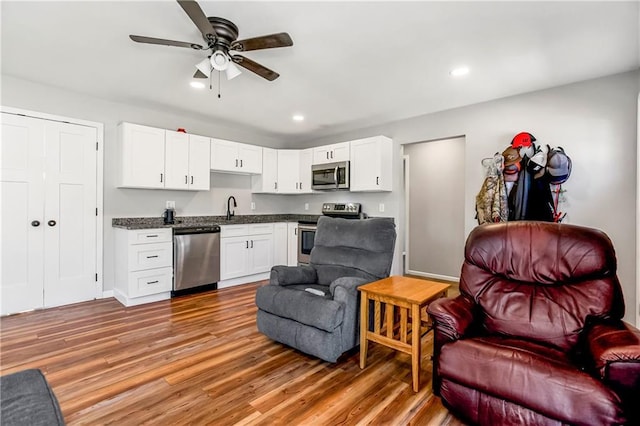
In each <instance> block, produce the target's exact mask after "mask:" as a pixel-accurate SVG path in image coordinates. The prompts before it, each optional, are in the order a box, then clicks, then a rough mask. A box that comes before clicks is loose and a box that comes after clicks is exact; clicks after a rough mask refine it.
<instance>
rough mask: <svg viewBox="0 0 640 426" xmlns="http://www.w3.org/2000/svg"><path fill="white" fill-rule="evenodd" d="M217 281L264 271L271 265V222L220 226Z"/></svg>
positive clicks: (272, 228)
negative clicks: (218, 278) (218, 277)
mask: <svg viewBox="0 0 640 426" xmlns="http://www.w3.org/2000/svg"><path fill="white" fill-rule="evenodd" d="M220 231H221V232H220V262H221V265H220V280H221V281H224V280H229V279H232V278H238V277H244V276H247V275H253V274H259V273H262V272H267V271H269V270H270V269H271V267H272V266H273V253H274V242H273V232H274V224H273V223H255V224H249V225H223V226H221V227H220Z"/></svg>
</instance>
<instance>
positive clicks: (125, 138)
mask: <svg viewBox="0 0 640 426" xmlns="http://www.w3.org/2000/svg"><path fill="white" fill-rule="evenodd" d="M119 133H120V136H119V143H120V155H121V158H120V167H121V173H120V179H121V181H120V185H119V186H121V187H128V188H164V181H165V176H164V156H165V154H164V142H165V140H164V139H165V131H164V129H156V128H155V127H147V126H141V125H139V124H132V123H121V124H120V126H119Z"/></svg>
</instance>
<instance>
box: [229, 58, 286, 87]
mask: <svg viewBox="0 0 640 426" xmlns="http://www.w3.org/2000/svg"><path fill="white" fill-rule="evenodd" d="M231 59H232V60H233V62H235V63H236V64H238V65H240V66H241V67H242V68H246V69H248V70H249V71H251V72H254V73H256V74H258V75H259V76H260V77H262V78H265V79H267V80H269V81H273V80H275V79H276V78H278V77H280V74H278V73H277V72H275V71H272V70H270V69H269V68H267V67H265V66H264V65H260V64H259V63H257V62H254V61H252V60H251V59H249V58H245V57H244V56H241V55H233V56H231Z"/></svg>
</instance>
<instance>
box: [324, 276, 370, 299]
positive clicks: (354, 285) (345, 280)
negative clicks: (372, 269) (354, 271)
mask: <svg viewBox="0 0 640 426" xmlns="http://www.w3.org/2000/svg"><path fill="white" fill-rule="evenodd" d="M368 282H371V280H368V279H366V278H360V277H340V278H338V279H336V280H334V281H333V282H332V283H331V285H330V286H329V291H330V292H331V295H332V296H333V297H334V299H335V298H336V296H337V297H339V298H343V297H344V296H342V295H343V294H344V295H346V294H349V295H351V296H357V294H358V287H360V286H361V285H363V284H366V283H368ZM338 287H340V288H341V289H342V290H344V292H340V291H339V292H338V294H337V295H336V289H337V288H338Z"/></svg>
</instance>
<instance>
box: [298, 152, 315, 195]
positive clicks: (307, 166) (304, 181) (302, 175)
mask: <svg viewBox="0 0 640 426" xmlns="http://www.w3.org/2000/svg"><path fill="white" fill-rule="evenodd" d="M312 160H313V148H309V149H303V150H301V151H300V158H299V161H298V165H299V166H300V168H299V175H298V179H299V181H300V184H299V185H298V192H299V193H301V194H311V192H312V191H311V163H312Z"/></svg>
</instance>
